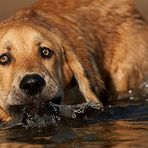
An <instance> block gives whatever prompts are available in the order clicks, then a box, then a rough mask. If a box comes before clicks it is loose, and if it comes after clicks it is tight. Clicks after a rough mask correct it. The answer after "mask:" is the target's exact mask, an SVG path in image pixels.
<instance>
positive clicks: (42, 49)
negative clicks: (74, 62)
mask: <svg viewBox="0 0 148 148" xmlns="http://www.w3.org/2000/svg"><path fill="white" fill-rule="evenodd" d="M40 53H41V56H42V57H43V58H51V56H52V54H53V52H52V51H51V50H50V49H49V48H46V47H40Z"/></svg>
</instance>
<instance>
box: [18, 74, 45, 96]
mask: <svg viewBox="0 0 148 148" xmlns="http://www.w3.org/2000/svg"><path fill="white" fill-rule="evenodd" d="M45 84H46V83H45V80H44V79H43V78H42V77H41V76H40V75H38V74H29V75H26V76H25V77H24V78H23V79H22V80H21V82H20V85H19V87H20V89H21V90H23V92H25V93H26V94H27V95H31V96H34V95H37V94H38V93H40V92H41V91H42V90H43V88H44V86H45Z"/></svg>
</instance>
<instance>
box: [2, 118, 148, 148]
mask: <svg viewBox="0 0 148 148" xmlns="http://www.w3.org/2000/svg"><path fill="white" fill-rule="evenodd" d="M147 131H148V122H147V121H122V120H121V121H110V122H105V123H96V124H92V125H88V126H85V127H83V128H76V127H75V128H70V127H65V128H64V127H55V128H54V129H53V128H48V129H34V130H27V131H26V130H24V129H13V130H9V131H1V132H0V139H1V140H0V142H3V143H5V144H1V145H0V147H2V146H10V142H14V143H11V146H15V147H19V146H24V147H26V146H29V145H30V146H31V145H32V147H45V146H47V147H55V146H60V147H64V148H66V147H68V148H69V147H88V148H90V147H93V148H98V147H100V148H104V147H115V148H116V147H118V148H120V147H121V148H123V147H124V148H129V147H137V148H139V147H142V148H146V147H148V144H147V137H148V132H147ZM25 143H27V144H25ZM29 143H30V144H29Z"/></svg>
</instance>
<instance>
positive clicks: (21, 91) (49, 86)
mask: <svg viewBox="0 0 148 148" xmlns="http://www.w3.org/2000/svg"><path fill="white" fill-rule="evenodd" d="M3 31H4V32H3V33H2V35H1V36H0V97H1V105H2V106H5V105H7V104H9V105H21V104H27V103H35V102H44V101H46V100H52V99H57V100H59V102H60V100H61V98H62V97H63V90H62V88H63V83H62V69H61V67H62V62H60V61H62V59H61V58H62V57H60V55H61V53H60V51H61V50H60V44H58V42H59V41H58V40H56V37H54V35H53V34H52V33H50V39H49V38H48V35H46V34H44V33H45V32H40V31H38V30H36V29H33V28H32V27H30V26H27V25H16V26H13V27H11V28H9V29H8V28H7V29H4V30H3ZM52 38H53V39H52Z"/></svg>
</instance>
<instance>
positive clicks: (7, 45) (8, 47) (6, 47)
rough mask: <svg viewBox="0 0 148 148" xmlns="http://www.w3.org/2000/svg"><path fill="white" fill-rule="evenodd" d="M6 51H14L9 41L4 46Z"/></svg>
mask: <svg viewBox="0 0 148 148" xmlns="http://www.w3.org/2000/svg"><path fill="white" fill-rule="evenodd" d="M4 49H6V50H8V51H9V50H11V49H12V44H11V42H10V41H7V42H6V43H5V44H4Z"/></svg>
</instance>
